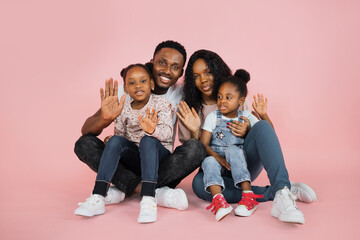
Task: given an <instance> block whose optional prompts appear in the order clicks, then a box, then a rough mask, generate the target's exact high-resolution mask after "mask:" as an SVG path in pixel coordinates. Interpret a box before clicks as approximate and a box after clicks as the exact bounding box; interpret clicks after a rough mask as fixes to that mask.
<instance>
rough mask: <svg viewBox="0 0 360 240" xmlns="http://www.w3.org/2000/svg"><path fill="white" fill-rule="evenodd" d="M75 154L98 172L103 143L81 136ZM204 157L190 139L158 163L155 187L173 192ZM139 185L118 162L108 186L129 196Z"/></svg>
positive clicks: (135, 176)
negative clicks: (114, 187)
mask: <svg viewBox="0 0 360 240" xmlns="http://www.w3.org/2000/svg"><path fill="white" fill-rule="evenodd" d="M74 151H75V153H76V155H77V156H78V158H79V159H80V160H81V161H82V162H84V163H85V164H87V165H88V166H89V167H90V168H91V169H92V170H93V171H95V172H97V170H98V167H99V163H100V159H101V155H102V152H103V151H104V143H103V142H102V141H101V140H100V139H98V138H97V137H96V136H94V135H91V134H88V135H83V136H81V137H80V138H79V140H78V141H77V142H76V143H75V149H74ZM205 157H206V151H205V147H204V146H203V145H202V143H201V142H200V141H199V140H196V139H190V140H189V141H186V142H184V144H183V145H180V146H178V147H177V148H176V149H175V151H174V152H173V153H172V154H170V155H169V156H167V157H166V158H165V159H164V160H163V161H161V162H160V164H159V169H158V183H157V186H158V187H164V186H168V187H171V188H175V187H176V186H177V185H178V184H179V183H180V182H181V180H182V179H184V178H185V177H186V176H188V175H189V174H190V173H192V172H193V171H194V170H196V169H197V168H198V167H200V165H201V162H202V160H203V159H204V158H205ZM140 181H141V176H140V174H137V173H134V172H133V171H132V170H130V169H128V168H127V167H126V166H124V165H123V164H122V163H121V162H119V164H118V167H117V169H116V171H115V175H114V177H113V179H112V181H111V182H112V183H113V184H114V185H115V186H116V188H118V189H119V190H121V191H123V192H125V193H126V194H127V195H130V194H132V193H133V192H134V190H135V188H136V186H137V185H138V184H139V183H140Z"/></svg>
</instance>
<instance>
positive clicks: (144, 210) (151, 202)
mask: <svg viewBox="0 0 360 240" xmlns="http://www.w3.org/2000/svg"><path fill="white" fill-rule="evenodd" d="M156 218H157V206H156V200H155V198H154V197H150V196H143V197H142V200H141V202H140V214H139V218H138V222H139V223H151V222H155V221H156Z"/></svg>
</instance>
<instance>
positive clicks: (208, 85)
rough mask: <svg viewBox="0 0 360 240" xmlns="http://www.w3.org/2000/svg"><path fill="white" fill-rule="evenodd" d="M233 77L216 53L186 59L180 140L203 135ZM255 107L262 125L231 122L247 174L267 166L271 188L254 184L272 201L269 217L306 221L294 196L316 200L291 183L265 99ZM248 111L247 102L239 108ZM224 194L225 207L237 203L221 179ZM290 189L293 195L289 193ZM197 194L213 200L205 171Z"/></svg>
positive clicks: (198, 181)
mask: <svg viewBox="0 0 360 240" xmlns="http://www.w3.org/2000/svg"><path fill="white" fill-rule="evenodd" d="M228 76H231V70H230V68H229V67H228V66H227V64H226V63H225V62H224V61H223V60H222V59H221V57H220V56H219V55H217V54H216V53H214V52H211V51H208V50H199V51H196V52H195V53H194V54H193V55H192V56H191V57H190V59H189V63H188V65H187V68H186V72H185V86H184V102H181V106H179V113H177V114H178V117H179V118H180V120H181V123H180V124H179V139H180V141H181V142H182V141H185V140H187V139H189V138H191V137H192V138H197V139H199V136H200V134H201V129H200V126H201V125H202V124H203V122H204V119H205V118H206V116H207V115H208V114H209V113H210V112H212V111H214V110H216V109H217V107H216V101H217V93H216V89H217V86H218V85H219V83H220V80H221V79H222V78H224V77H228ZM254 100H255V101H254V103H253V107H254V110H255V112H256V113H257V114H258V115H259V117H260V118H261V120H262V121H259V122H258V123H256V124H255V125H254V126H253V127H252V128H251V129H250V125H249V122H248V120H246V119H245V121H244V123H241V122H238V121H234V122H233V123H232V124H230V128H231V130H232V132H233V134H234V135H235V136H237V137H243V138H245V141H244V145H243V148H244V150H245V152H246V155H247V159H248V160H247V164H248V170H249V172H250V174H251V180H252V181H254V180H255V179H256V178H257V177H258V176H259V174H260V172H261V171H262V169H263V168H265V170H266V172H267V175H268V178H269V181H270V186H266V187H256V186H252V190H253V192H254V193H255V194H259V195H264V198H263V199H259V201H268V200H274V203H273V208H272V211H271V215H272V216H274V217H276V218H279V220H281V221H285V222H293V223H304V221H305V220H304V216H303V214H302V213H301V211H300V210H299V209H298V208H297V207H296V203H295V198H297V199H298V200H300V201H304V202H312V201H315V200H316V199H317V197H316V194H315V192H314V191H313V190H312V189H311V188H310V187H309V186H307V185H306V184H302V183H290V181H289V176H288V172H287V169H286V167H285V162H284V158H283V154H282V151H281V148H280V144H279V141H278V139H277V136H276V133H275V131H274V129H273V127H272V123H271V121H270V118H269V116H268V114H267V101H264V99H263V97H262V96H261V95H258V97H257V98H256V97H254ZM244 109H245V110H250V104H249V103H248V102H246V103H245V104H244V105H243V109H240V110H244ZM223 179H224V183H225V189H224V191H223V195H224V197H225V198H226V200H227V201H228V202H229V203H237V202H239V201H240V200H241V197H242V191H241V190H240V189H237V188H235V187H234V183H233V182H232V178H231V176H226V175H224V176H223ZM289 189H291V191H290V190H289ZM193 190H194V192H195V194H196V195H197V196H198V197H199V198H201V199H204V200H206V201H210V202H211V201H212V197H211V195H210V194H209V193H207V192H206V191H205V189H204V182H203V172H202V171H199V172H198V173H197V175H196V176H195V177H194V180H193Z"/></svg>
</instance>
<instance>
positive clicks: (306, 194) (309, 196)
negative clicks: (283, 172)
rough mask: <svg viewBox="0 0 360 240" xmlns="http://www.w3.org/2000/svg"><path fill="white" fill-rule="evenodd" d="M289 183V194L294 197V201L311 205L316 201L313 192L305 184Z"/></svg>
mask: <svg viewBox="0 0 360 240" xmlns="http://www.w3.org/2000/svg"><path fill="white" fill-rule="evenodd" d="M290 183H291V189H290V191H291V193H292V194H293V195H294V196H295V197H296V200H299V201H302V202H306V203H311V202H315V201H316V200H317V196H316V193H315V191H314V190H313V189H312V188H311V187H310V186H309V185H306V184H305V183H296V182H290Z"/></svg>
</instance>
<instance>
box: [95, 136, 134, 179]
mask: <svg viewBox="0 0 360 240" xmlns="http://www.w3.org/2000/svg"><path fill="white" fill-rule="evenodd" d="M119 162H121V163H122V164H123V165H124V166H126V167H127V168H128V169H129V170H132V171H133V172H135V173H137V174H140V173H141V170H140V169H141V168H140V167H141V165H140V154H139V148H138V146H137V145H136V144H135V143H133V142H132V141H129V140H128V139H126V138H124V137H121V136H118V135H114V136H112V137H111V138H110V139H109V141H108V142H107V143H106V145H105V149H104V152H103V154H102V156H101V160H100V165H99V169H98V174H97V176H96V181H105V182H108V183H110V182H111V180H112V178H113V176H114V174H115V171H116V169H117V166H118V164H119Z"/></svg>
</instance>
